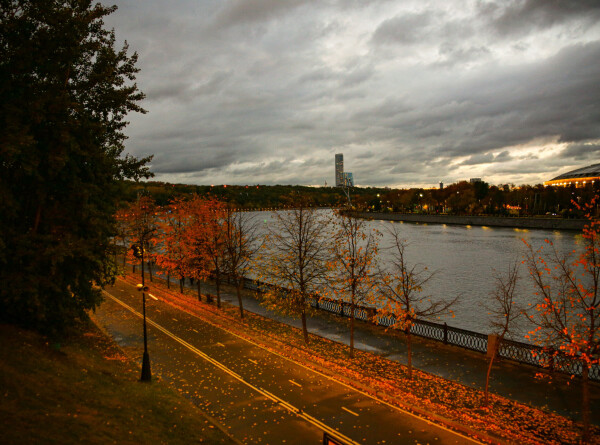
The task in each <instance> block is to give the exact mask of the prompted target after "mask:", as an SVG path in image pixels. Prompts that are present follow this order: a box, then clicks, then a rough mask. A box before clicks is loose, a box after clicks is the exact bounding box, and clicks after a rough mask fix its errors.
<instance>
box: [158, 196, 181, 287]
mask: <svg viewBox="0 0 600 445" xmlns="http://www.w3.org/2000/svg"><path fill="white" fill-rule="evenodd" d="M187 219H188V216H187V207H186V202H185V201H184V200H183V199H181V198H175V199H173V200H172V201H171V202H170V203H169V205H168V206H167V207H165V208H164V210H163V212H162V214H161V217H160V218H159V220H158V231H157V236H155V237H154V239H153V242H154V244H155V245H156V247H157V249H156V250H157V253H156V254H155V258H156V263H157V264H158V265H159V266H160V267H161V268H162V269H163V270H164V271H166V273H167V287H169V288H170V287H171V284H170V280H171V275H174V276H176V277H177V278H178V279H179V290H180V291H181V293H183V280H184V278H185V273H186V267H187V257H186V252H185V240H184V232H185V229H186V224H187Z"/></svg>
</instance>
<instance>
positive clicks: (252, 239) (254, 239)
mask: <svg viewBox="0 0 600 445" xmlns="http://www.w3.org/2000/svg"><path fill="white" fill-rule="evenodd" d="M261 247H262V245H261V244H259V243H258V225H257V222H256V220H254V219H252V217H251V216H250V214H249V213H245V212H238V211H236V210H235V209H233V208H232V207H231V206H229V207H226V208H225V211H224V218H223V250H224V252H223V253H224V258H223V259H224V266H225V270H226V271H227V272H228V273H229V276H230V277H231V278H233V280H234V281H235V285H236V294H237V298H238V306H239V309H240V318H244V305H243V301H242V288H243V287H244V278H245V276H246V274H247V272H248V269H249V268H250V266H251V264H252V260H253V258H254V256H255V255H256V253H257V252H258V250H259V249H260V248H261Z"/></svg>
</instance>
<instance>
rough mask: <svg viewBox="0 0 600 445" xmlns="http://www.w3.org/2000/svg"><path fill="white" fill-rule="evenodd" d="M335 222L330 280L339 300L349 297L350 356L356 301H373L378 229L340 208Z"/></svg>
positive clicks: (352, 350) (352, 346)
mask: <svg viewBox="0 0 600 445" xmlns="http://www.w3.org/2000/svg"><path fill="white" fill-rule="evenodd" d="M334 225H335V229H334V234H333V243H332V245H331V249H332V258H331V261H330V262H329V269H330V282H331V284H332V287H333V291H334V293H335V294H336V295H338V297H340V299H341V301H342V302H346V300H347V299H349V303H350V357H353V356H354V321H355V318H356V314H355V311H356V305H357V304H365V303H366V304H368V303H371V304H372V303H373V302H374V291H375V284H376V282H377V279H376V266H375V261H376V258H377V253H378V242H377V235H378V232H376V231H369V230H368V228H367V224H366V221H365V220H364V219H359V218H354V217H352V216H350V215H349V214H347V213H343V212H341V213H338V214H337V218H336V220H335V222H334Z"/></svg>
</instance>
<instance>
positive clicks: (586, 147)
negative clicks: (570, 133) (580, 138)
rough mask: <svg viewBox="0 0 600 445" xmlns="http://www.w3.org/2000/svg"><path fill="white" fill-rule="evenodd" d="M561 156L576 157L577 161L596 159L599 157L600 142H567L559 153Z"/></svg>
mask: <svg viewBox="0 0 600 445" xmlns="http://www.w3.org/2000/svg"><path fill="white" fill-rule="evenodd" d="M560 157H561V158H566V159H576V160H578V161H594V162H595V161H598V159H599V158H600V142H596V143H589V144H579V143H574V144H569V145H568V146H567V148H565V149H564V150H563V151H562V152H561V153H560Z"/></svg>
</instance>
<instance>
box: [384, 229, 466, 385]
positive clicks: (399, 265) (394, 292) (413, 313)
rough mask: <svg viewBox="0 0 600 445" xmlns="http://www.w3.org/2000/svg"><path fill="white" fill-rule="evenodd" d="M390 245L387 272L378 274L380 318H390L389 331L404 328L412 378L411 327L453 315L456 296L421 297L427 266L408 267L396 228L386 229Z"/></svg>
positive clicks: (431, 273)
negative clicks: (420, 322)
mask: <svg viewBox="0 0 600 445" xmlns="http://www.w3.org/2000/svg"><path fill="white" fill-rule="evenodd" d="M389 234H390V236H391V239H392V245H391V246H389V250H390V256H391V258H390V260H389V261H388V264H387V269H386V270H382V271H381V278H380V282H379V286H378V287H379V289H378V293H379V299H380V303H379V305H378V306H379V307H380V308H381V309H380V310H379V315H380V316H383V317H393V319H394V320H395V322H394V324H393V325H392V328H395V329H403V330H404V333H405V334H406V349H407V358H408V378H409V379H412V334H411V327H412V326H413V324H414V322H415V320H417V319H423V318H425V319H427V318H435V317H439V316H441V315H446V314H449V313H452V310H451V308H452V306H453V305H454V304H455V303H456V302H457V301H458V296H457V297H455V298H453V299H450V300H445V299H437V300H435V301H433V300H432V298H431V295H423V294H422V292H423V287H424V286H425V285H426V284H427V283H428V282H429V281H430V280H431V278H432V277H433V276H434V273H433V272H429V271H428V270H427V268H426V267H424V266H421V265H419V264H413V265H411V264H410V263H409V262H408V260H407V258H406V246H407V244H406V241H404V240H403V239H402V237H401V234H400V232H399V231H398V229H397V227H394V228H393V229H390V230H389Z"/></svg>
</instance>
